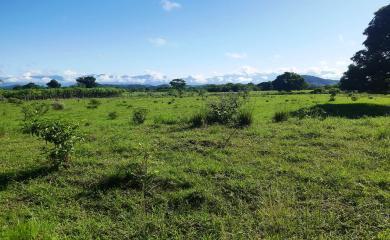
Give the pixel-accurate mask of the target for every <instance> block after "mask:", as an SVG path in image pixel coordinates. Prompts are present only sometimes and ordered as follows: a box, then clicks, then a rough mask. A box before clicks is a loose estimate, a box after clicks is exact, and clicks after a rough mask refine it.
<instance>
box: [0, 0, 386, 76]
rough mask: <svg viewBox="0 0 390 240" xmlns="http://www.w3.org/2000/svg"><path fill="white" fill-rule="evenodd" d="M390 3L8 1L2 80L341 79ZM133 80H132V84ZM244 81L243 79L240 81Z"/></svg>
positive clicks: (0, 20) (0, 17) (3, 5)
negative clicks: (293, 75) (291, 74)
mask: <svg viewBox="0 0 390 240" xmlns="http://www.w3.org/2000/svg"><path fill="white" fill-rule="evenodd" d="M386 4H389V1H388V0H386V1H385V0H342V1H340V0H275V1H271V0H163V1H161V0H111V1H108V0H36V1H32V0H1V1H0V9H1V14H0V32H1V35H0V36H1V37H0V77H2V78H8V79H10V80H13V81H17V80H18V81H19V80H20V81H22V80H29V79H32V78H31V76H34V75H42V76H43V75H48V76H49V75H61V76H64V79H71V78H72V77H75V76H78V75H81V74H104V75H102V76H103V79H104V78H106V80H107V81H113V79H115V78H121V79H123V75H125V76H127V77H128V76H134V75H145V74H149V75H150V76H152V77H155V78H157V79H162V80H164V79H165V77H164V76H167V77H166V78H170V77H180V76H189V75H191V76H193V77H194V79H199V81H200V82H205V81H207V80H205V79H207V78H208V77H211V76H224V75H228V74H230V75H232V74H238V75H239V74H241V75H245V76H249V75H251V74H255V73H261V74H262V75H263V76H264V80H266V78H267V77H266V76H267V74H268V75H269V74H271V73H279V72H282V71H286V70H293V71H296V72H299V73H310V74H314V75H317V76H322V77H328V78H333V79H337V78H338V77H340V75H341V73H342V72H343V71H345V70H346V67H347V65H348V63H349V59H350V57H351V56H352V55H353V54H354V52H356V51H357V50H359V49H361V48H362V45H361V43H362V42H363V41H364V36H363V35H362V32H363V30H364V29H365V28H366V27H367V25H368V23H369V21H370V20H371V19H372V17H373V13H374V12H375V11H376V10H378V9H379V8H380V7H382V6H384V5H386ZM127 79H129V78H127ZM238 81H239V80H238Z"/></svg>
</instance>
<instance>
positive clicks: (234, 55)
mask: <svg viewBox="0 0 390 240" xmlns="http://www.w3.org/2000/svg"><path fill="white" fill-rule="evenodd" d="M225 56H226V57H228V58H231V59H244V58H247V57H248V55H247V54H246V53H232V52H227V53H225Z"/></svg>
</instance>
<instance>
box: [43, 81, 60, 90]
mask: <svg viewBox="0 0 390 240" xmlns="http://www.w3.org/2000/svg"><path fill="white" fill-rule="evenodd" d="M46 85H47V87H48V88H60V87H61V84H60V83H59V82H58V81H57V80H55V79H52V80H50V82H48V83H46Z"/></svg>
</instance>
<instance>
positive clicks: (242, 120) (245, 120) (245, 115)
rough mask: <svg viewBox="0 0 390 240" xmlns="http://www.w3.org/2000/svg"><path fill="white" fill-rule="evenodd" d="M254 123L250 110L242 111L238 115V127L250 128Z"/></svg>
mask: <svg viewBox="0 0 390 240" xmlns="http://www.w3.org/2000/svg"><path fill="white" fill-rule="evenodd" d="M252 123H253V112H252V111H251V110H249V109H241V110H240V111H239V112H238V114H237V119H236V124H235V125H236V126H237V127H248V126H250V125H251V124H252Z"/></svg>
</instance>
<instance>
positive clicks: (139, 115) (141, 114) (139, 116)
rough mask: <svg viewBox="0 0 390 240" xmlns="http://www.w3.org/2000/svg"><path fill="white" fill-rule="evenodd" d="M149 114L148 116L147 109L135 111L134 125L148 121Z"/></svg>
mask: <svg viewBox="0 0 390 240" xmlns="http://www.w3.org/2000/svg"><path fill="white" fill-rule="evenodd" d="M147 114H148V110H147V109H145V108H138V109H135V110H134V112H133V123H135V124H143V123H144V122H145V120H146V116H147Z"/></svg>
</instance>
